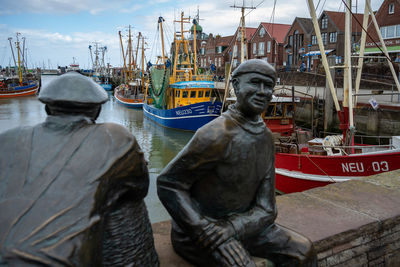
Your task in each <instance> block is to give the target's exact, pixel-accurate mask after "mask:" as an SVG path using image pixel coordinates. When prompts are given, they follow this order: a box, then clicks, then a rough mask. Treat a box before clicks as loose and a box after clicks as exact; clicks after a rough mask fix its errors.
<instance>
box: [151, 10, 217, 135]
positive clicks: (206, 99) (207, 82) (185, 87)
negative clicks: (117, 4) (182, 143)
mask: <svg viewBox="0 0 400 267" xmlns="http://www.w3.org/2000/svg"><path fill="white" fill-rule="evenodd" d="M184 20H185V21H188V19H187V18H183V12H182V13H181V23H182V25H181V26H182V27H183V21H184ZM163 21H164V19H163V18H162V17H160V18H159V21H158V22H159V24H160V27H159V29H161V36H163V34H162V22H163ZM179 28H180V27H179ZM194 33H196V21H194ZM177 36H180V38H179V39H178V38H177ZM194 38H196V36H195V37H194ZM161 40H162V42H163V38H161ZM174 44H175V52H174V63H173V64H172V73H171V77H170V72H171V63H170V61H169V60H168V59H166V57H165V56H164V52H163V58H162V62H163V64H160V65H155V66H152V67H151V70H150V80H149V84H150V85H149V89H150V94H151V96H152V97H151V99H147V101H145V103H144V105H143V111H144V115H145V116H146V117H147V118H149V119H150V120H152V121H154V122H156V123H158V124H160V125H162V126H164V127H168V128H174V129H178V130H186V131H196V130H197V129H198V128H200V127H201V126H203V125H205V124H206V123H208V122H210V121H212V120H214V119H215V118H217V117H218V116H219V115H220V114H221V108H222V103H221V102H220V101H219V100H217V97H216V95H214V89H215V88H214V82H213V81H212V75H202V74H199V73H198V71H197V64H196V60H195V59H196V46H195V45H194V49H193V50H194V51H195V55H194V57H193V58H191V56H190V55H189V52H188V51H189V49H188V46H189V41H188V40H187V39H185V38H184V35H183V33H179V34H178V33H177V34H175V40H174ZM194 44H196V42H194ZM162 46H163V47H164V45H163V43H162ZM181 48H182V50H180V49H181ZM180 51H183V53H182V54H180ZM178 58H179V60H178ZM151 102H152V103H151Z"/></svg>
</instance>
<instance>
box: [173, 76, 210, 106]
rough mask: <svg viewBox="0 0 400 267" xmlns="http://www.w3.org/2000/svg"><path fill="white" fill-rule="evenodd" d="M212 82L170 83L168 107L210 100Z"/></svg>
mask: <svg viewBox="0 0 400 267" xmlns="http://www.w3.org/2000/svg"><path fill="white" fill-rule="evenodd" d="M213 88H214V83H213V82H205V81H202V82H198V81H192V82H178V83H174V84H171V85H170V90H169V91H168V99H169V102H168V109H170V108H177V107H182V106H187V105H192V104H197V103H202V102H209V101H211V97H215V95H214V91H213Z"/></svg>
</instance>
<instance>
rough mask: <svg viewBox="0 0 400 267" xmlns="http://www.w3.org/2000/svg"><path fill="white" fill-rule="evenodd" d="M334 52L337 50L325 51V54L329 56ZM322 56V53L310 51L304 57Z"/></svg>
mask: <svg viewBox="0 0 400 267" xmlns="http://www.w3.org/2000/svg"><path fill="white" fill-rule="evenodd" d="M333 50H335V49H328V50H325V54H329V53H330V52H332V51H333ZM320 55H321V51H319V50H316V51H310V52H308V53H307V54H304V55H303V56H304V57H312V56H320Z"/></svg>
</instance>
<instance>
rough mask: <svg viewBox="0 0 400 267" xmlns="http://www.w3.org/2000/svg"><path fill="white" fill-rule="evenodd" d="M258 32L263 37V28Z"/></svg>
mask: <svg viewBox="0 0 400 267" xmlns="http://www.w3.org/2000/svg"><path fill="white" fill-rule="evenodd" d="M259 34H260V37H264V34H265V29H264V28H261V29H260V32H259Z"/></svg>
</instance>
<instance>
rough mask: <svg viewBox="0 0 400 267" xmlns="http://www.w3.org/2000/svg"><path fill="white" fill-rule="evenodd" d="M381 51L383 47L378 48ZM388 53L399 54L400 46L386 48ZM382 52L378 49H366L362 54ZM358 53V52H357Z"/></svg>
mask: <svg viewBox="0 0 400 267" xmlns="http://www.w3.org/2000/svg"><path fill="white" fill-rule="evenodd" d="M380 48H381V49H382V51H383V47H380ZM386 48H387V50H388V52H389V53H398V52H400V45H395V46H387V47H386ZM382 51H381V50H380V49H379V48H378V47H368V48H365V50H364V54H381V53H382ZM358 53H360V52H358Z"/></svg>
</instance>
